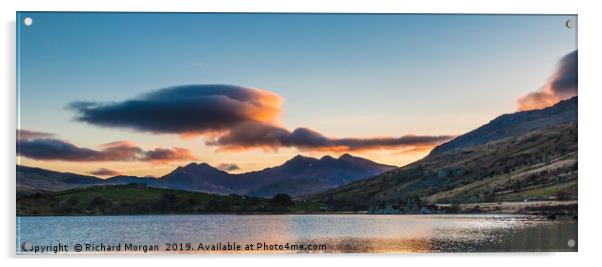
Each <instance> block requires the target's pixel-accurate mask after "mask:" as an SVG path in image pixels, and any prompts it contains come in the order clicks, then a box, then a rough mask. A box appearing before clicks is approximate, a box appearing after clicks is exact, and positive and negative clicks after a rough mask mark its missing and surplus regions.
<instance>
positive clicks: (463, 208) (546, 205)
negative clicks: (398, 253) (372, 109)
mask: <svg viewBox="0 0 602 267" xmlns="http://www.w3.org/2000/svg"><path fill="white" fill-rule="evenodd" d="M433 205H436V206H439V207H449V206H451V205H452V204H433ZM458 206H459V208H460V209H459V212H458V213H412V214H410V213H405V214H387V215H474V214H483V215H487V214H495V215H504V214H506V215H539V216H551V215H553V216H554V217H555V216H572V217H573V218H575V219H576V215H577V207H578V204H577V200H564V201H560V200H558V201H557V200H545V201H522V202H484V203H464V204H459V205H458ZM348 214H357V215H380V214H371V213H368V211H324V212H303V211H297V212H247V213H148V214H94V215H91V214H74V215H54V214H47V215H43V214H40V215H18V214H17V216H18V217H53V216H149V215H348Z"/></svg>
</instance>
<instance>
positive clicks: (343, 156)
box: [339, 153, 355, 159]
mask: <svg viewBox="0 0 602 267" xmlns="http://www.w3.org/2000/svg"><path fill="white" fill-rule="evenodd" d="M352 158H355V157H354V156H351V154H349V153H345V154H343V155H341V156H340V157H339V159H352Z"/></svg>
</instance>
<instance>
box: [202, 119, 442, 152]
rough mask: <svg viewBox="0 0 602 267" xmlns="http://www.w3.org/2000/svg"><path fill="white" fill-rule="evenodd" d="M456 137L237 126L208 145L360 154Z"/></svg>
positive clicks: (238, 148)
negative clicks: (368, 135)
mask: <svg viewBox="0 0 602 267" xmlns="http://www.w3.org/2000/svg"><path fill="white" fill-rule="evenodd" d="M451 138H453V136H448V135H443V136H430V135H406V136H402V137H374V138H333V137H326V136H324V135H322V134H321V133H319V132H316V131H314V130H311V129H308V128H297V129H295V130H293V131H289V130H287V129H285V128H282V127H279V126H275V125H270V124H260V123H247V124H241V125H237V126H236V127H234V128H232V129H231V131H230V132H229V133H228V134H226V135H223V136H220V137H218V138H215V139H213V140H210V141H207V142H206V144H207V145H209V146H218V147H219V149H220V150H226V151H227V150H241V149H250V148H255V147H260V148H263V149H264V150H278V149H279V148H281V147H292V148H297V149H299V150H319V151H338V152H344V151H359V150H374V149H394V148H416V147H432V146H434V145H437V144H440V143H442V142H444V141H447V140H449V139H451Z"/></svg>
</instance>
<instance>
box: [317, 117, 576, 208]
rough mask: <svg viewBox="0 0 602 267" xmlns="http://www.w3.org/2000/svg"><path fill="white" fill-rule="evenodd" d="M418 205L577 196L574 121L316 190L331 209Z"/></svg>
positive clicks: (432, 156) (445, 153) (318, 197)
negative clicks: (416, 199)
mask: <svg viewBox="0 0 602 267" xmlns="http://www.w3.org/2000/svg"><path fill="white" fill-rule="evenodd" d="M413 198H418V199H419V201H421V202H422V203H421V204H425V203H426V204H432V203H473V202H474V203H476V202H494V201H523V200H525V199H528V200H549V199H577V125H576V124H564V125H558V126H553V127H549V128H546V129H544V130H539V131H533V132H530V133H528V134H524V135H521V136H519V137H511V138H506V139H502V140H499V141H495V142H490V143H487V144H484V145H479V146H474V147H470V148H465V149H457V150H452V151H449V152H444V153H440V154H435V155H430V156H428V157H426V158H425V159H422V160H419V161H417V162H415V163H412V164H410V165H408V166H405V167H402V168H399V169H396V170H393V171H390V172H387V173H384V174H382V175H379V176H376V177H373V178H369V179H365V180H360V181H356V182H353V183H350V184H347V185H345V186H342V187H339V188H336V189H334V190H330V191H327V192H325V193H323V194H320V195H318V196H316V197H314V198H313V199H321V200H323V201H325V202H326V203H328V205H329V207H330V208H331V209H335V210H337V209H338V210H366V209H369V208H372V209H382V208H384V206H389V207H391V206H392V207H393V208H395V207H396V206H397V208H398V207H399V206H400V205H402V206H403V205H405V204H406V203H408V202H412V203H413V202H414V201H413V200H412V199H413Z"/></svg>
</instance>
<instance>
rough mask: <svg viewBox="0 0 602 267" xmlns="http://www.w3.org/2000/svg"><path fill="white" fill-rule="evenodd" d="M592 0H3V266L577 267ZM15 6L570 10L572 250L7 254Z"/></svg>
mask: <svg viewBox="0 0 602 267" xmlns="http://www.w3.org/2000/svg"><path fill="white" fill-rule="evenodd" d="M596 2H597V1H590V2H588V1H579V0H577V1H563V0H505V1H504V0H470V1H469V0H459V1H454V0H421V1H395V0H372V1H367V0H366V1H359V0H294V1H293V0H290V1H286V0H222V1H200V0H197V1H193V0H122V1H112V0H85V1H82V0H80V1H77V0H52V1H48V0H46V1H44V0H5V1H1V2H0V5H1V8H0V14H1V15H2V26H1V29H2V35H0V36H2V42H1V45H2V50H1V52H2V57H0V58H1V59H2V60H3V62H2V64H0V69H1V70H2V71H1V72H0V73H1V75H2V76H1V77H2V78H1V79H0V81H2V82H3V85H4V86H3V90H2V96H1V97H0V99H2V101H3V103H2V104H3V105H2V107H3V112H2V119H3V121H2V127H3V128H2V131H1V134H2V138H1V139H0V140H1V141H2V147H3V148H4V149H3V150H4V151H3V153H0V155H1V160H0V164H2V170H4V174H5V175H3V176H2V177H0V179H2V182H3V184H2V185H3V186H2V193H4V194H2V197H0V199H2V202H3V209H2V211H3V213H2V215H3V216H2V217H3V218H2V220H1V224H2V231H3V233H2V237H3V238H2V239H3V241H4V242H2V246H0V253H1V255H2V256H3V259H2V265H3V266H13V265H19V266H39V265H40V264H48V262H46V261H51V262H50V263H51V264H62V265H65V266H80V265H82V264H85V265H92V266H106V265H113V264H119V263H125V264H136V265H145V266H147V265H148V266H175V265H181V264H186V265H204V266H221V265H223V264H228V265H229V264H232V265H236V266H247V265H254V266H255V265H256V266H265V265H266V264H268V265H272V264H273V265H278V266H283V265H286V266H289V265H290V266H306V265H316V264H319V265H321V264H324V265H333V266H344V265H345V266H347V265H350V266H375V265H384V266H386V265H397V266H399V265H406V266H412V265H413V266H425V265H426V266H429V265H438V266H446V267H447V266H466V265H467V264H478V265H480V266H483V265H486V266H509V265H511V266H526V265H531V266H542V265H545V266H578V265H581V264H586V263H587V262H596V259H597V257H596V256H597V255H599V253H598V248H599V247H600V244H599V243H600V240H601V236H600V230H598V229H599V227H597V224H598V223H599V222H600V215H599V211H598V210H599V206H598V202H599V201H600V198H599V196H602V194H600V190H602V182H601V180H602V176H600V172H601V171H600V166H601V164H600V163H599V162H600V160H602V157H601V155H602V149H601V147H600V145H599V141H598V139H599V136H600V133H601V131H600V128H601V126H600V122H601V121H602V119H601V118H600V115H602V111H601V110H600V107H601V106H602V105H600V104H599V103H597V102H598V101H600V100H601V99H602V98H601V97H600V96H601V95H600V90H602V84H601V83H600V76H601V75H600V70H601V69H602V68H601V67H600V62H602V58H601V51H602V44H601V42H600V34H599V31H600V29H599V27H598V26H600V25H602V23H601V19H600V18H601V17H602V14H600V9H598V8H596ZM17 10H20V11H182V12H357V13H360V12H361V13H395V12H399V13H514V14H554V13H562V14H578V15H579V21H578V22H579V25H578V29H579V69H580V71H579V88H580V89H579V95H580V97H579V161H580V162H579V170H580V175H579V180H580V181H579V190H580V192H579V204H580V205H579V211H580V214H579V232H580V235H579V252H578V253H482V254H428V255H345V256H332V255H330V256H321V255H315V256H312V255H309V256H304V255H284V256H278V255H276V256H261V255H253V256H241V255H235V256H223V255H216V256H199V255H194V256H190V255H189V256H187V255H177V256H175V257H159V256H152V257H139V256H137V257H94V258H93V260H90V259H89V258H86V257H69V258H66V257H63V258H58V257H35V258H27V257H16V256H14V252H15V247H14V246H15V221H14V214H15V207H14V196H15V190H14V184H15V182H14V179H15V178H14V177H15V176H14V175H15V154H14V150H13V148H14V147H15V142H14V140H15V131H14V129H15V123H16V122H15V116H16V114H15V97H16V96H15V22H14V20H15V12H16V11H17ZM5 264H6V265H5Z"/></svg>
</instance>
